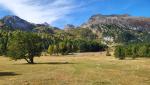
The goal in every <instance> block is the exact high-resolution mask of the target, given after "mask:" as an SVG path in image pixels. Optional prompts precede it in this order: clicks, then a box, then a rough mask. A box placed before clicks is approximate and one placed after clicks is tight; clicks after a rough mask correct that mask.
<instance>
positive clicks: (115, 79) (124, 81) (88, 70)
mask: <svg viewBox="0 0 150 85" xmlns="http://www.w3.org/2000/svg"><path fill="white" fill-rule="evenodd" d="M35 62H36V63H37V64H34V65H28V64H26V62H25V61H24V60H21V61H17V62H15V61H11V60H10V59H9V58H5V57H0V85H150V59H146V58H140V59H136V60H130V59H126V60H117V59H115V58H114V57H113V56H105V53H100V52H97V53H77V54H74V55H68V56H57V57H56V56H42V57H39V58H35Z"/></svg>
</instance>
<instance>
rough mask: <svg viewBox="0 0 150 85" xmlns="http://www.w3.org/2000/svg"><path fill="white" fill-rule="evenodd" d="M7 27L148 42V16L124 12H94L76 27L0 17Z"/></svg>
mask: <svg viewBox="0 0 150 85" xmlns="http://www.w3.org/2000/svg"><path fill="white" fill-rule="evenodd" d="M5 27H9V28H10V29H13V30H23V31H31V32H38V33H47V34H54V35H60V36H66V37H67V36H68V37H70V38H83V39H88V40H95V39H97V40H101V41H103V42H104V43H126V42H149V41H150V18H145V17H134V16H130V15H127V14H124V15H102V14H97V15H93V16H91V17H90V18H89V20H88V21H87V22H85V23H84V24H82V25H81V26H79V27H75V26H74V25H71V24H68V25H66V26H65V28H64V29H59V28H57V27H53V26H50V25H49V24H48V23H43V24H34V23H30V22H28V21H25V20H23V19H21V18H19V17H17V16H5V17H4V18H2V19H1V20H0V28H5Z"/></svg>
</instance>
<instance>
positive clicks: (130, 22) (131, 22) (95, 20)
mask: <svg viewBox="0 0 150 85" xmlns="http://www.w3.org/2000/svg"><path fill="white" fill-rule="evenodd" d="M103 24H108V25H110V24H115V25H117V26H120V27H123V28H129V29H132V30H138V31H149V32H150V18H144V17H133V16H130V15H128V14H124V15H102V14H97V15H94V16H92V17H91V18H90V19H89V20H88V22H86V23H84V24H83V25H82V26H81V27H83V28H92V26H93V25H103Z"/></svg>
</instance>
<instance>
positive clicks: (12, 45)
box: [0, 30, 107, 64]
mask: <svg viewBox="0 0 150 85" xmlns="http://www.w3.org/2000/svg"><path fill="white" fill-rule="evenodd" d="M105 48H107V46H106V45H103V44H101V43H100V42H99V41H92V40H85V39H72V38H69V36H67V35H66V36H58V35H52V34H46V33H36V32H25V31H19V30H17V31H9V30H0V55H3V56H6V57H10V58H11V59H13V60H18V59H25V60H26V61H27V62H28V63H29V64H33V63H34V57H38V56H40V55H41V53H42V52H48V53H49V54H50V55H68V54H72V53H76V52H97V51H104V50H105Z"/></svg>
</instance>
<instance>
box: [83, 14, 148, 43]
mask: <svg viewBox="0 0 150 85" xmlns="http://www.w3.org/2000/svg"><path fill="white" fill-rule="evenodd" d="M80 28H84V29H90V30H91V31H92V32H93V33H94V34H96V35H97V36H98V38H100V39H102V40H104V41H105V42H106V41H109V42H135V41H147V40H150V18H145V17H133V16H130V15H128V14H123V15H102V14H97V15H93V16H91V18H90V19H89V20H88V21H87V22H86V23H84V24H82V25H81V26H80ZM148 38H149V39H148Z"/></svg>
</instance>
